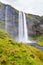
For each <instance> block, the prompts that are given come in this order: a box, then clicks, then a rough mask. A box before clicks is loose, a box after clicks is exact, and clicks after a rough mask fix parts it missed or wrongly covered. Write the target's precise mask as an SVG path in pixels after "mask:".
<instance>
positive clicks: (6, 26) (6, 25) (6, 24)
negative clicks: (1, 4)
mask: <svg viewBox="0 0 43 65" xmlns="http://www.w3.org/2000/svg"><path fill="white" fill-rule="evenodd" d="M7 9H8V7H6V10H5V30H6V31H7V28H8V23H7Z"/></svg>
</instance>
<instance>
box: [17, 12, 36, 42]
mask: <svg viewBox="0 0 43 65" xmlns="http://www.w3.org/2000/svg"><path fill="white" fill-rule="evenodd" d="M18 41H19V42H26V43H35V41H30V40H29V38H28V33H27V24H26V16H25V13H24V12H21V11H20V12H19V37H18Z"/></svg>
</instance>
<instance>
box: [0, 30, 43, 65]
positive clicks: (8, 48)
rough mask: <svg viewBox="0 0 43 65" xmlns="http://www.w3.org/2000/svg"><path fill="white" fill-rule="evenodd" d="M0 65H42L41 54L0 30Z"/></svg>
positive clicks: (42, 53)
mask: <svg viewBox="0 0 43 65" xmlns="http://www.w3.org/2000/svg"><path fill="white" fill-rule="evenodd" d="M0 65H43V52H42V51H40V50H38V49H36V48H35V47H33V46H30V45H27V44H24V43H18V42H16V41H15V40H12V39H11V37H10V36H9V35H8V34H7V33H6V32H5V31H2V30H0Z"/></svg>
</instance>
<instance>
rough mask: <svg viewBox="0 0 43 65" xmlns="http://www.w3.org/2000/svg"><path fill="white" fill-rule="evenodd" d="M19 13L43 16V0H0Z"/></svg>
mask: <svg viewBox="0 0 43 65" xmlns="http://www.w3.org/2000/svg"><path fill="white" fill-rule="evenodd" d="M0 2H3V3H6V4H9V5H11V6H12V7H14V8H16V9H18V10H19V11H24V12H26V13H30V14H35V15H40V16H43V0H0Z"/></svg>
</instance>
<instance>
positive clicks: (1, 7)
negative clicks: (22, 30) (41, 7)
mask: <svg viewBox="0 0 43 65" xmlns="http://www.w3.org/2000/svg"><path fill="white" fill-rule="evenodd" d="M6 10H7V12H6ZM18 15H19V11H17V10H16V9H14V8H13V7H11V6H10V5H6V4H2V3H1V2H0V29H5V30H7V31H8V33H9V34H10V35H11V36H12V37H13V38H14V37H16V36H17V35H18ZM6 17H7V18H6ZM6 21H7V24H6ZM26 21H27V29H28V35H31V36H34V35H36V34H39V33H42V34H43V16H42V17H40V16H37V15H32V14H26ZM6 25H7V29H6Z"/></svg>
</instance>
